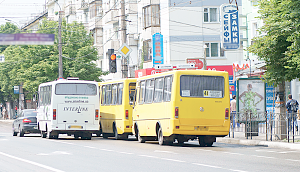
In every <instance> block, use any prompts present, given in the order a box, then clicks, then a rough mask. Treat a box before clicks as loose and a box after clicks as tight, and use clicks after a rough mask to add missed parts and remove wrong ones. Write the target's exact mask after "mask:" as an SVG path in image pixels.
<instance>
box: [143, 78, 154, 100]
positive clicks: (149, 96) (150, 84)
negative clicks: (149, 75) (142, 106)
mask: <svg viewBox="0 0 300 172" xmlns="http://www.w3.org/2000/svg"><path fill="white" fill-rule="evenodd" d="M153 92H154V80H152V79H149V80H147V82H146V96H145V103H152V100H153Z"/></svg>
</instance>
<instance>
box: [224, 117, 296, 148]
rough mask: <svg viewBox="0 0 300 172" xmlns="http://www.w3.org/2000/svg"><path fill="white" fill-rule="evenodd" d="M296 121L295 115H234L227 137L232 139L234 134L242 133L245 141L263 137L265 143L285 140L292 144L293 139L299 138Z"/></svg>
mask: <svg viewBox="0 0 300 172" xmlns="http://www.w3.org/2000/svg"><path fill="white" fill-rule="evenodd" d="M297 119H298V117H297V114H296V113H294V114H289V113H283V114H280V113H251V112H245V113H235V114H232V115H231V127H230V133H229V137H233V138H234V132H244V133H245V137H246V138H247V139H249V138H250V139H252V138H253V137H255V136H259V135H265V136H266V137H265V140H266V141H273V140H287V141H288V142H290V141H292V142H293V143H294V141H295V137H296V136H300V132H299V130H298V126H299V124H300V121H299V120H297ZM298 138H299V137H298Z"/></svg>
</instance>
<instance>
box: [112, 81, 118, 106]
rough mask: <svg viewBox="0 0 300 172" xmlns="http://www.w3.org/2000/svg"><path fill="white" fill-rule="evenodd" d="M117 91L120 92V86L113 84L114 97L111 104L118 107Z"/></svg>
mask: <svg viewBox="0 0 300 172" xmlns="http://www.w3.org/2000/svg"><path fill="white" fill-rule="evenodd" d="M117 91H118V85H117V84H113V85H112V88H111V95H112V97H111V98H112V100H111V101H112V102H111V104H112V105H116V104H117V97H118V94H117Z"/></svg>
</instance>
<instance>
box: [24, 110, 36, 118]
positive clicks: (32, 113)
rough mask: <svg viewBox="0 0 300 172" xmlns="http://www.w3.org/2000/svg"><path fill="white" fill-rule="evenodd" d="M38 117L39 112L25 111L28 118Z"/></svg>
mask: <svg viewBox="0 0 300 172" xmlns="http://www.w3.org/2000/svg"><path fill="white" fill-rule="evenodd" d="M36 115H37V111H24V116H25V117H28V116H36Z"/></svg>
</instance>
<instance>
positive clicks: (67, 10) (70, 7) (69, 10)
mask: <svg viewBox="0 0 300 172" xmlns="http://www.w3.org/2000/svg"><path fill="white" fill-rule="evenodd" d="M72 14H76V8H75V4H69V5H67V6H66V7H65V15H66V16H69V15H72Z"/></svg>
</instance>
